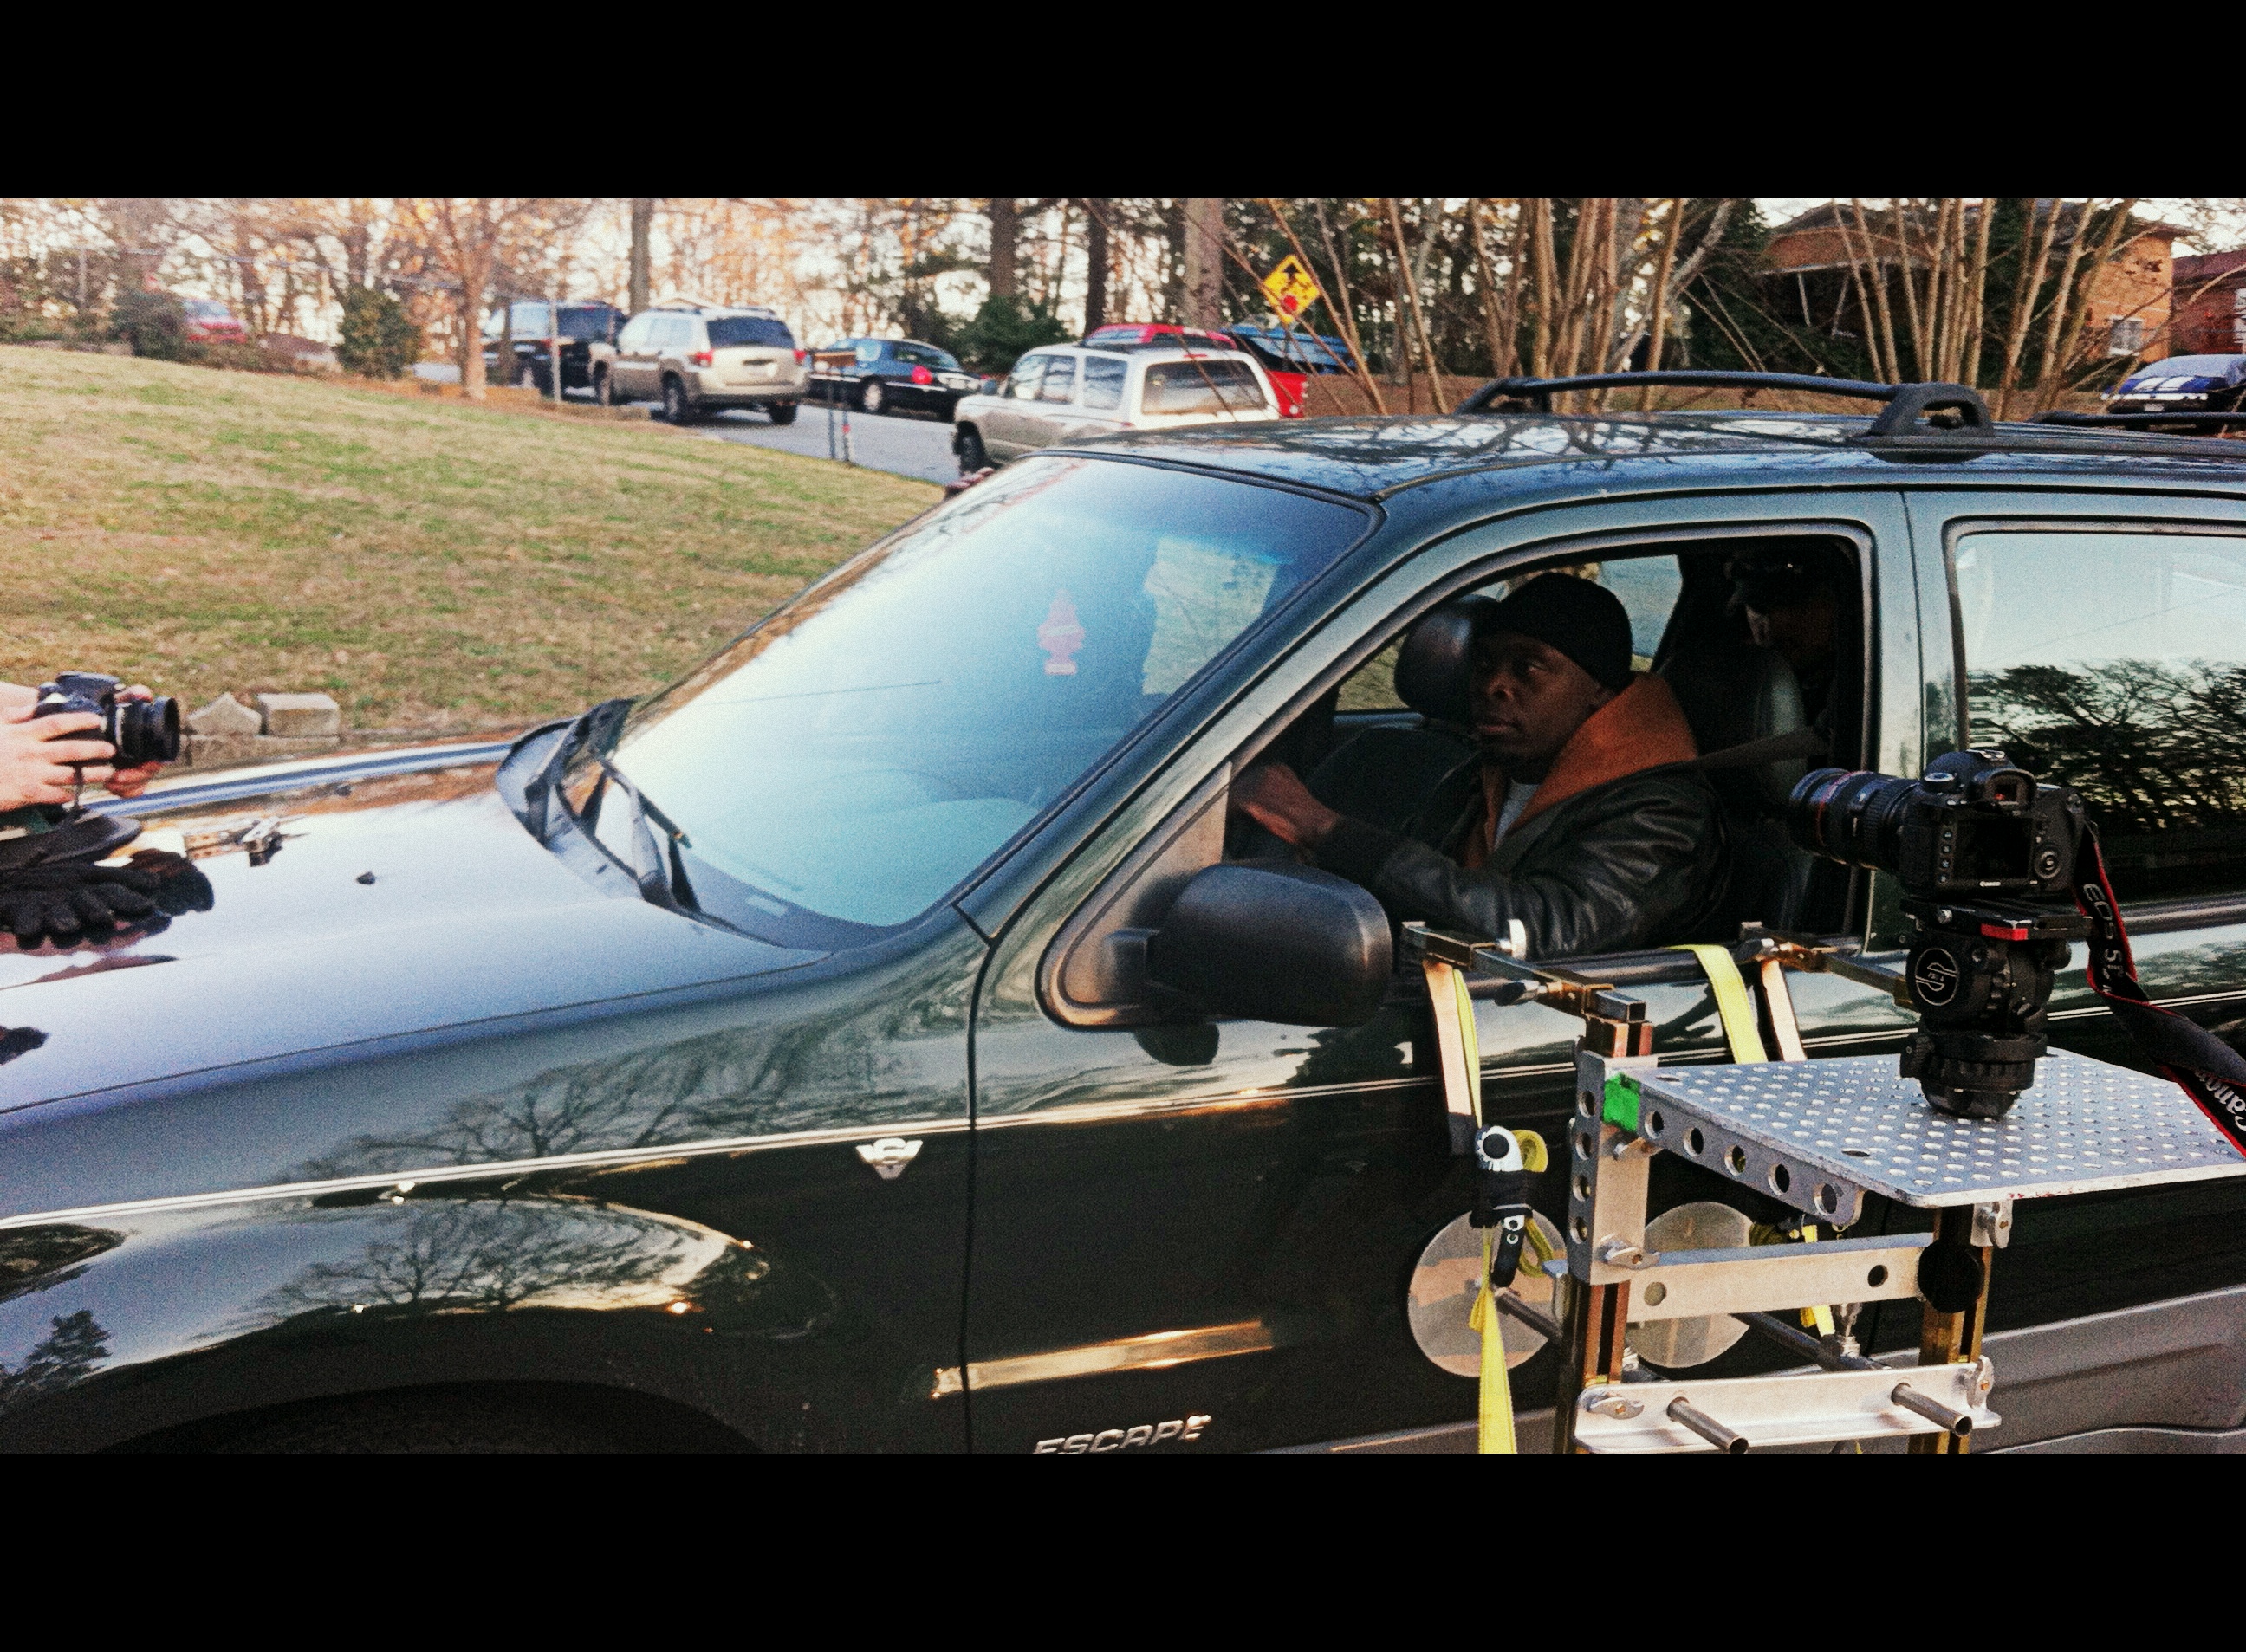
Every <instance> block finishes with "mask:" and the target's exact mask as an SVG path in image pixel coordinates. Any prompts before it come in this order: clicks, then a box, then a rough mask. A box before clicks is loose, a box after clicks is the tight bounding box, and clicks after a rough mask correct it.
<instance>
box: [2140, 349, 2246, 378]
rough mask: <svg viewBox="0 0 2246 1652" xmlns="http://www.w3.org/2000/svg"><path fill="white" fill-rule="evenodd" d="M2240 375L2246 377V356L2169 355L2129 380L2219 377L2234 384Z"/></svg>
mask: <svg viewBox="0 0 2246 1652" xmlns="http://www.w3.org/2000/svg"><path fill="white" fill-rule="evenodd" d="M2241 377H2246V356H2171V357H2168V359H2167V360H2166V361H2158V362H2154V363H2153V364H2151V365H2149V366H2147V368H2146V369H2145V370H2144V371H2142V372H2141V373H2139V374H2137V375H2136V376H2135V377H2134V378H2132V379H2131V380H2130V381H2129V382H2130V383H2131V384H2143V383H2144V382H2145V381H2146V380H2147V379H2149V378H2219V379H2222V380H2223V381H2224V382H2225V383H2226V384H2236V383H2237V382H2238V381H2239V379H2240V378H2241Z"/></svg>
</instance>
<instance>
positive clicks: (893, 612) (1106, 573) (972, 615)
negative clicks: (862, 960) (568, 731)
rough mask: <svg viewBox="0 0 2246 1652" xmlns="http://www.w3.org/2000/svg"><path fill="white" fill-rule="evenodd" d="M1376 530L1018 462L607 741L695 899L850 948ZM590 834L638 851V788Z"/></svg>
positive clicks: (1109, 473) (1066, 784)
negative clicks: (633, 814) (670, 834)
mask: <svg viewBox="0 0 2246 1652" xmlns="http://www.w3.org/2000/svg"><path fill="white" fill-rule="evenodd" d="M1367 525H1368V524H1367V518H1366V517H1365V514H1364V513H1362V512H1361V511H1359V510H1358V509H1356V508H1354V507H1351V506H1344V505H1341V504H1338V503H1335V502H1331V501H1328V500H1317V499H1311V498H1308V497H1305V496H1303V495H1302V494H1297V493H1286V492H1283V491H1281V490H1279V489H1276V488H1269V487H1264V486H1257V485H1255V484H1252V483H1248V482H1241V481H1231V480H1224V479H1217V478H1214V477H1208V476H1201V475H1195V474H1193V473H1191V472H1182V471H1168V470H1161V469H1156V468H1154V467H1151V466H1144V465H1132V464H1120V463H1115V462H1110V461H1102V460H1098V459H1061V458H1058V457H1054V458H1049V459H1028V460H1024V461H1023V462H1021V463H1019V464H1017V465H1014V466H1010V467H1009V468H1008V469H1007V470H1005V471H1004V472H1001V473H1000V474H999V475H997V476H996V477H994V478H992V479H990V480H989V481H987V482H984V483H983V484H982V485H981V486H977V487H976V488H974V489H972V490H970V492H968V493H963V494H962V495H961V496H960V497H959V498H957V499H956V500H952V501H950V502H949V503H948V504H946V505H943V506H940V507H939V508H937V509H936V510H935V511H933V512H931V513H929V514H928V515H926V516H923V517H922V518H920V519H919V520H916V521H915V522H913V523H911V524H910V525H909V526H908V527H905V528H903V529H902V530H900V531H899V532H898V533H897V534H895V535H894V536H893V537H891V538H890V539H888V540H886V541H884V542H883V543H881V544H880V545H878V546H876V547H874V548H873V549H872V550H870V551H868V552H867V553H866V554H864V555H862V556H861V557H858V558H857V559H855V560H854V561H851V562H850V563H848V564H847V565H846V566H844V567H843V568H841V569H839V570H837V571H836V572H835V573H834V574H830V575H829V576H828V577H827V579H825V580H824V581H820V583H819V584H817V585H814V586H813V587H812V588H810V589H809V590H807V591H806V592H805V593H803V595H800V596H799V597H798V598H796V600H795V601H794V602H792V603H790V604H789V605H788V606H787V607H786V608H782V609H781V610H780V611H779V613H777V614H775V615H772V618H770V619H769V620H767V621H766V622H764V623H763V624H762V625H761V626H759V628H758V629H755V630H753V631H751V632H750V633H749V634H748V635H746V636H744V637H742V638H741V639H740V640H739V641H738V642H735V643H733V644H732V646H730V647H729V648H727V649H724V650H722V651H721V652H719V653H718V655H716V656H714V657H712V658H711V660H709V661H708V662H706V663H704V665H702V666H701V667H700V668H699V669H698V670H696V671H694V672H693V673H692V674H691V676H687V677H686V678H685V679H684V680H683V681H682V682H680V683H677V685H676V686H674V687H672V688H670V689H669V690H665V691H664V692H663V693H662V694H659V695H657V696H656V697H653V698H652V699H650V700H648V701H646V702H644V703H643V704H641V705H640V706H639V707H638V708H637V709H636V710H634V712H633V713H632V715H631V717H630V721H629V722H628V723H627V724H626V725H625V727H624V730H623V734H622V736H621V738H619V739H618V741H617V743H616V750H615V752H614V755H613V758H612V759H611V761H612V763H613V765H614V767H615V768H616V770H617V771H618V772H621V773H622V774H623V775H624V776H625V777H627V778H630V781H631V782H632V784H633V785H634V786H636V788H637V789H638V791H639V792H640V793H641V795H642V796H643V797H644V798H645V799H646V801H647V803H648V804H649V805H650V806H651V807H652V808H654V809H659V810H660V811H662V812H663V814H664V817H665V819H667V820H669V821H670V822H672V823H674V824H675V825H676V826H677V829H678V830H679V831H680V832H681V833H684V837H683V839H682V840H681V847H680V860H681V862H682V864H683V867H684V870H685V872H686V874H687V879H688V881H689V883H690V884H691V888H692V892H693V897H694V899H695V901H697V902H698V904H699V905H700V907H701V908H702V909H703V910H704V911H705V912H708V913H709V914H711V915H712V916H715V917H718V918H721V919H723V920H725V921H727V922H730V923H732V924H734V925H736V926H737V927H738V928H743V929H745V930H747V931H749V932H750V933H752V934H754V935H760V936H763V937H765V938H766V939H770V940H773V941H776V942H780V943H781V944H784V945H800V946H844V945H851V944H855V943H856V942H859V941H861V940H864V939H868V938H870V937H871V935H872V934H873V933H874V932H875V931H877V930H879V929H881V928H888V927H891V926H894V925H897V924H900V923H903V922H906V921H909V920H910V919H912V918H914V917H915V916H916V915H918V914H921V913H922V912H924V911H926V910H927V909H928V908H929V907H930V906H931V905H932V904H934V903H935V902H936V901H938V900H940V899H941V898H942V897H943V895H944V894H946V893H947V892H948V891H949V890H951V889H953V888H954V887H956V886H957V885H958V884H959V883H960V882H961V880H963V879H964V878H966V877H967V876H968V874H970V873H972V872H973V871H974V870H975V869H976V868H977V867H979V866H981V865H982V864H983V862H984V861H986V860H989V859H990V856H991V854H992V853H994V852H995V851H996V850H997V849H998V848H999V847H1000V846H1002V845H1004V843H1005V842H1006V841H1007V840H1009V839H1010V838H1011V837H1013V836H1014V835H1015V833H1018V832H1019V831H1020V830H1021V829H1022V828H1023V827H1024V826H1027V825H1028V824H1029V823H1030V822H1031V821H1032V820H1034V819H1037V817H1038V815H1039V814H1041V813H1042V812H1045V810H1046V809H1048V808H1050V807H1051V806H1052V805H1053V804H1054V802H1055V801H1056V800H1057V799H1059V798H1061V797H1063V796H1064V795H1065V794H1066V793H1068V792H1070V791H1071V790H1072V788H1073V787H1074V785H1076V783H1077V782H1078V781H1079V779H1081V778H1083V777H1084V776H1085V775H1086V773H1087V772H1090V771H1091V770H1092V767H1093V766H1094V765H1097V764H1098V763H1099V761H1100V759H1101V758H1103V757H1104V756H1106V754H1107V753H1108V752H1110V751H1113V750H1114V749H1115V748H1116V746H1117V745H1118V744H1120V742H1122V741H1123V740H1125V739H1126V738H1128V737H1129V736H1130V735H1131V734H1132V733H1133V731H1135V730H1136V729H1138V728H1139V727H1140V725H1141V724H1144V723H1145V722H1146V721H1147V719H1148V718H1149V717H1153V716H1154V714H1155V712H1156V711H1157V710H1160V707H1161V706H1162V704H1163V703H1164V702H1165V701H1166V700H1167V698H1168V697H1170V696H1171V695H1172V694H1174V693H1175V692H1176V691H1177V690H1179V689H1180V688H1181V687H1182V686H1183V685H1184V684H1185V683H1188V681H1190V680H1191V679H1192V678H1193V677H1194V675H1195V673H1197V672H1198V671H1200V670H1201V669H1202V668H1203V667H1205V666H1206V665H1208V663H1209V662H1210V661H1212V660H1214V659H1215V658H1216V657H1217V656H1218V655H1220V654H1221V653H1222V652H1223V651H1224V650H1225V649H1227V648H1228V647H1229V646H1230V645H1231V644H1232V643H1233V642H1234V641H1235V639H1236V638H1238V637H1239V636H1240V635H1241V633H1242V632H1243V631H1245V630H1246V629H1248V628H1249V626H1251V625H1253V624H1254V623H1255V622H1256V620H1257V619H1258V618H1259V617H1261V616H1262V615H1264V614H1266V613H1269V611H1270V610H1271V609H1272V608H1275V607H1276V606H1277V605H1278V604H1279V603H1280V602H1283V600H1284V599H1285V598H1286V597H1287V596H1288V595H1290V593H1292V592H1294V591H1295V590H1296V589H1297V588H1299V587H1301V586H1302V585H1303V582H1304V581H1307V580H1309V579H1310V578H1312V577H1313V576H1315V575H1316V574H1317V573H1319V572H1320V571H1321V570H1322V569H1323V568H1326V567H1327V566H1328V565H1330V564H1331V562H1332V561H1334V560H1335V559H1336V558H1337V557H1338V556H1339V555H1340V554H1342V553H1343V552H1344V550H1345V549H1347V548H1348V547H1349V546H1350V545H1351V543H1353V542H1354V541H1355V540H1357V538H1358V536H1359V535H1360V534H1362V533H1363V532H1364V530H1365V527H1367ZM591 761H593V759H590V758H587V759H582V760H581V766H580V769H579V771H578V772H577V777H576V778H573V781H572V783H571V785H572V794H573V795H577V794H578V790H579V788H580V786H583V787H584V789H586V790H589V789H590V788H589V785H588V784H587V779H588V774H587V771H586V769H585V767H584V766H583V765H585V764H589V763H590V762H591ZM597 831H598V833H599V835H600V837H601V839H602V841H603V842H604V843H606V844H608V845H609V848H610V849H611V850H612V852H614V853H616V854H617V855H618V857H619V859H621V860H623V861H624V862H625V863H626V864H631V861H632V855H631V851H630V846H629V839H630V812H629V810H628V809H627V808H625V807H624V806H621V805H619V806H613V807H607V808H603V809H602V810H601V812H600V814H599V817H598V820H597Z"/></svg>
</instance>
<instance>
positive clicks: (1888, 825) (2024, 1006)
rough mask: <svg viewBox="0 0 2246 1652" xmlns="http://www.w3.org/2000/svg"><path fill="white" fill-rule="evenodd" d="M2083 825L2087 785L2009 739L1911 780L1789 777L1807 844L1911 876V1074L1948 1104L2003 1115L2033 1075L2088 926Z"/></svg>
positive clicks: (1906, 1049) (1941, 762)
mask: <svg viewBox="0 0 2246 1652" xmlns="http://www.w3.org/2000/svg"><path fill="white" fill-rule="evenodd" d="M2083 823H2084V815H2083V810H2082V799H2080V798H2079V797H2078V796H2076V795H2075V793H2074V792H2072V791H2071V790H2069V789H2068V788H2067V787H2066V786H2057V785H2038V784H2037V782H2036V778H2035V777H2034V776H2033V775H2032V774H2030V773H2029V772H2027V771H2026V770H2025V769H2019V768H2015V767H2013V766H2012V764H2011V760H2010V759H2009V758H2006V757H2005V755H2004V753H2003V752H2002V751H1952V752H1950V754H1949V755H1947V756H1946V757H1941V758H1936V759H1935V761H1934V764H1933V765H1932V766H1931V767H1930V768H1929V769H1928V770H1927V772H1925V774H1924V775H1923V776H1921V777H1920V778H1918V779H1916V780H1902V779H1897V778H1894V777H1893V776H1891V775H1885V774H1870V773H1866V772H1863V771H1861V770H1856V771H1850V770H1847V769H1819V770H1816V771H1814V772H1812V773H1810V774H1808V775H1807V776H1805V777H1803V778H1802V781H1801V784H1800V785H1797V786H1795V787H1794V788H1793V797H1792V798H1791V799H1789V802H1788V812H1787V829H1788V830H1789V831H1790V832H1791V833H1792V834H1793V840H1794V841H1795V842H1796V843H1798V844H1800V846H1802V847H1803V848H1805V849H1807V850H1808V851H1809V852H1810V853H1813V854H1820V855H1823V856H1824V857H1825V858H1826V859H1827V860H1838V861H1840V862H1841V863H1842V864H1843V865H1845V866H1857V867H1866V868H1868V869H1869V870H1872V871H1875V872H1886V873H1890V874H1893V875H1894V877H1895V881H1896V882H1898V883H1899V884H1901V885H1902V892H1903V895H1902V909H1903V911H1904V912H1905V913H1907V914H1909V915H1910V917H1911V918H1913V919H1914V920H1915V921H1916V923H1917V925H1918V934H1917V936H1916V939H1915V940H1913V941H1912V942H1911V948H1910V959H1909V963H1908V964H1907V965H1906V966H1905V970H1906V974H1907V976H1908V977H1909V982H1910V994H1911V998H1912V1000H1913V1002H1914V1003H1916V1005H1917V1008H1918V1011H1919V1025H1918V1027H1917V1030H1915V1031H1914V1032H1913V1033H1912V1034H1911V1035H1910V1038H1909V1042H1907V1043H1906V1044H1904V1045H1903V1050H1902V1076H1903V1077H1904V1078H1916V1079H1917V1080H1918V1081H1919V1084H1920V1087H1921V1088H1922V1089H1923V1090H1924V1091H1925V1092H1926V1098H1927V1100H1928V1101H1930V1102H1931V1103H1932V1104H1933V1105H1935V1107H1936V1108H1937V1109H1938V1110H1940V1111H1941V1112H1947V1113H1955V1114H1958V1115H1961V1116H1963V1117H1966V1118H1997V1117H1998V1116H1999V1115H2001V1114H2002V1113H2004V1112H2005V1111H2006V1110H2007V1109H2008V1108H2010V1107H2011V1105H2012V1103H2013V1102H2015V1101H2017V1100H2018V1099H2019V1095H2020V1092H2021V1091H2024V1090H2025V1089H2027V1088H2029V1086H2031V1085H2032V1084H2034V1083H2035V1064H2036V1062H2037V1060H2038V1057H2041V1056H2042V1055H2044V1053H2045V1051H2046V1050H2048V1049H2049V1048H2050V1041H2049V1038H2048V1036H2047V1031H2046V1028H2047V1023H2046V1020H2045V1008H2046V1007H2047V1006H2048V1005H2049V1003H2050V1002H2051V986H2052V973H2053V972H2054V971H2055V970H2058V969H2062V968H2064V967H2065V965H2066V959H2067V953H2068V950H2069V948H2068V944H2067V943H2068V942H2070V941H2071V940H2072V939H2074V938H2075V937H2077V936H2079V935H2087V934H2089V933H2090V924H2089V921H2088V920H2087V919H2086V918H2084V917H2082V916H2080V915H2079V914H2078V913H2076V912H2075V911H2073V910H2072V906H2071V901H2072V894H2073V888H2074V861H2075V853H2076V849H2077V846H2079V843H2080V841H2081V837H2082V828H2083ZM2059 900H2065V901H2069V902H2070V905H2069V906H2068V907H2066V908H2054V907H2052V906H2048V905H2043V904H2038V903H2039V902H2045V901H2059Z"/></svg>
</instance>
